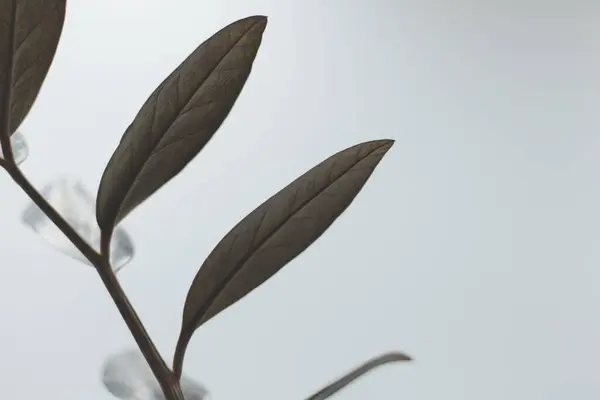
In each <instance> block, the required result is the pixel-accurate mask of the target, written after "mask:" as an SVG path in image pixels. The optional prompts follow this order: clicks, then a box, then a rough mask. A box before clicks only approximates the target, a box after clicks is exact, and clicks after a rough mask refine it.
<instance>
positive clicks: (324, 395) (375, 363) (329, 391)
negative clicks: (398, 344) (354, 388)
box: [306, 353, 411, 400]
mask: <svg viewBox="0 0 600 400" xmlns="http://www.w3.org/2000/svg"><path fill="white" fill-rule="evenodd" d="M400 361H411V358H410V357H409V356H407V355H405V354H402V353H387V354H383V355H381V356H379V357H375V358H372V359H371V360H369V361H367V362H365V363H364V364H361V365H360V366H359V367H358V368H355V369H353V370H352V371H350V372H348V373H347V374H346V375H344V376H342V377H341V378H339V379H337V380H336V381H335V382H332V383H330V384H329V385H327V386H326V387H324V388H323V389H321V390H319V391H318V392H317V393H315V394H313V395H312V396H310V397H308V398H307V399H306V400H325V399H328V398H329V397H331V396H333V395H334V394H336V393H337V392H339V391H340V390H342V389H343V388H345V387H346V386H348V385H349V384H351V383H352V382H354V381H355V380H357V379H358V378H360V377H361V376H363V375H364V374H366V373H368V372H370V371H371V370H373V369H375V368H377V367H379V366H382V365H385V364H389V363H393V362H400Z"/></svg>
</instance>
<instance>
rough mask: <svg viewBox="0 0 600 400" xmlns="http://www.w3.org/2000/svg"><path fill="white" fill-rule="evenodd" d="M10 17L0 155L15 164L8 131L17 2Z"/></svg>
mask: <svg viewBox="0 0 600 400" xmlns="http://www.w3.org/2000/svg"><path fill="white" fill-rule="evenodd" d="M11 6H12V9H11V11H12V15H11V17H10V20H9V24H8V49H7V50H8V51H7V57H6V60H5V62H6V70H5V75H4V76H3V77H2V79H4V83H5V85H6V87H5V88H4V93H3V94H2V95H3V96H4V104H2V109H1V110H0V121H2V131H1V132H0V145H1V146H2V154H3V157H4V159H5V160H6V162H8V163H9V164H11V165H13V164H15V156H14V154H13V151H12V146H11V143H10V137H11V135H12V130H11V129H10V112H11V104H12V75H13V67H14V57H15V31H16V29H15V28H16V27H15V24H16V22H17V0H12V1H11Z"/></svg>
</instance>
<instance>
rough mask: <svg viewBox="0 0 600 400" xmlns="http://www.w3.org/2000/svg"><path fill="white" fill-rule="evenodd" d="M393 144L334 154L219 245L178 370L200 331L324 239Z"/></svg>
mask: <svg viewBox="0 0 600 400" xmlns="http://www.w3.org/2000/svg"><path fill="white" fill-rule="evenodd" d="M393 143H394V142H393V140H375V141H370V142H365V143H361V144H358V145H356V146H352V147H350V148H347V149H345V150H343V151H341V152H339V153H337V154H335V155H333V156H331V157H330V158H328V159H326V160H325V161H323V162H322V163H320V164H319V165H317V166H316V167H314V168H312V169H311V170H309V171H308V172H306V173H305V174H304V175H302V176H301V177H299V178H298V179H296V180H295V181H294V182H292V183H291V184H289V185H288V186H287V187H285V188H284V189H282V190H281V191H279V192H278V193H277V194H275V195H274V196H272V197H271V198H270V199H268V200H267V201H266V202H264V203H263V204H262V205H260V206H259V207H258V208H256V209H255V210H254V211H252V212H251V213H250V214H249V215H248V216H247V217H246V218H244V219H243V220H242V221H241V222H240V223H238V224H237V225H236V226H235V227H234V228H233V229H232V230H231V231H230V232H229V233H228V234H227V235H226V236H225V237H224V238H223V239H222V240H221V242H219V244H217V246H216V247H215V249H214V250H213V251H212V253H210V255H209V256H208V257H207V259H206V261H205V262H204V263H203V264H202V266H201V268H200V271H199V272H198V273H197V275H196V277H195V278H194V280H193V282H192V285H191V287H190V289H189V292H188V295H187V299H186V301H185V306H184V310H183V322H182V328H181V333H180V338H179V342H178V345H177V350H176V356H175V362H174V365H175V367H176V369H178V368H180V367H181V365H180V364H181V363H182V360H183V356H184V353H185V348H186V346H187V343H188V342H189V340H190V338H191V336H192V334H193V332H194V330H195V329H196V328H198V327H199V326H200V325H202V324H203V323H205V322H206V321H208V320H209V319H211V318H212V317H214V316H215V315H217V314H218V313H220V312H221V311H223V310H224V309H226V308H227V307H229V306H230V305H232V304H233V303H235V302H236V301H238V300H239V299H241V298H242V297H244V296H245V295H246V294H248V293H249V292H250V291H252V290H254V289H255V288H256V287H258V286H259V285H261V284H262V283H263V282H265V281H266V280H267V279H269V278H270V277H271V276H273V275H274V274H275V273H276V272H277V271H279V270H280V269H281V268H282V267H283V266H284V265H285V264H287V263H288V262H289V261H291V260H292V259H293V258H295V257H296V256H297V255H298V254H300V253H301V252H302V251H304V249H306V248H307V247H308V246H309V245H310V244H311V243H313V242H314V241H315V240H316V239H317V238H319V236H321V234H323V232H325V230H326V229H327V228H328V227H329V226H330V225H331V224H332V223H333V222H334V221H335V220H336V218H337V217H338V216H339V215H340V214H341V213H342V212H343V211H344V210H345V209H346V208H347V207H348V206H349V205H350V203H351V202H352V200H353V199H354V198H355V196H356V195H357V194H358V192H359V191H360V190H361V189H362V187H363V185H364V184H365V183H366V181H367V179H368V178H369V177H370V176H371V174H372V172H373V170H374V169H375V167H376V166H377V165H378V164H379V161H380V160H381V159H382V157H383V156H384V155H385V154H386V152H387V151H388V150H389V149H390V148H391V146H392V145H393Z"/></svg>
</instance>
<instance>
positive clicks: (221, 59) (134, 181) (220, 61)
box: [116, 20, 260, 221]
mask: <svg viewBox="0 0 600 400" xmlns="http://www.w3.org/2000/svg"><path fill="white" fill-rule="evenodd" d="M259 22H260V20H259V21H256V22H255V23H253V24H252V25H251V26H250V27H248V29H247V30H246V31H245V32H244V34H243V35H241V36H240V37H239V39H238V40H236V41H235V42H234V43H233V45H232V46H231V47H230V48H229V50H227V52H226V53H225V54H224V55H223V56H222V57H221V58H220V59H219V61H218V62H217V63H216V64H215V66H214V67H213V68H210V69H209V72H208V74H207V75H206V78H204V79H203V80H202V82H201V83H200V85H199V86H198V88H197V89H196V90H195V91H194V92H193V93H192V94H191V95H190V97H189V99H188V100H186V102H185V104H184V105H183V107H181V109H180V110H179V111H178V112H177V115H176V116H175V117H174V118H173V120H172V121H171V122H169V125H168V127H167V128H166V129H165V132H164V134H163V135H161V138H160V140H158V141H157V142H156V144H155V145H154V146H152V151H151V152H150V155H149V156H148V158H147V159H146V160H145V161H144V162H143V163H142V165H141V167H140V168H139V170H138V172H137V173H135V176H134V178H133V179H132V180H131V184H130V185H129V189H128V190H127V192H126V193H125V196H123V201H122V202H121V204H120V206H119V209H118V212H117V218H116V220H117V221H118V220H119V218H121V215H120V214H121V211H122V209H123V205H125V204H126V203H127V199H128V198H129V195H130V194H131V192H132V189H133V187H134V186H136V185H137V184H138V182H139V178H140V177H141V176H142V175H143V172H144V169H145V168H146V166H147V165H148V163H149V162H150V160H151V159H152V158H153V155H154V153H155V151H156V149H157V148H159V147H160V144H161V143H162V141H163V139H164V137H165V136H166V135H167V133H168V132H169V130H170V129H171V128H172V126H173V124H174V123H175V121H177V119H179V118H180V117H181V115H182V114H183V110H185V109H186V107H187V106H188V105H189V104H190V102H191V101H192V99H193V98H194V95H196V93H198V92H199V91H200V90H201V89H202V88H203V87H204V85H205V84H206V81H207V80H208V78H210V76H211V75H212V74H213V73H214V72H215V71H216V70H217V68H219V66H220V65H221V63H222V62H223V60H224V59H225V58H226V57H227V56H228V55H229V54H230V53H231V52H232V51H233V49H235V48H236V46H237V45H238V43H239V42H240V41H242V39H244V38H245V37H246V35H247V34H248V32H250V31H251V30H252V29H253V28H254V27H255V26H256V24H258V23H259ZM209 40H210V39H209ZM184 62H185V61H184ZM182 67H183V65H182ZM182 69H183V68H182ZM180 76H181V71H179V74H178V75H177V82H175V84H176V85H177V94H178V96H179V79H180ZM159 94H160V92H159V93H157V96H156V101H155V103H154V107H155V109H154V112H153V115H152V118H153V122H152V126H154V118H156V105H157V103H158V97H159Z"/></svg>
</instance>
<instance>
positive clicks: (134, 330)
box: [97, 232, 185, 400]
mask: <svg viewBox="0 0 600 400" xmlns="http://www.w3.org/2000/svg"><path fill="white" fill-rule="evenodd" d="M110 240H111V235H109V234H104V232H103V233H102V236H101V239H100V254H101V260H102V261H101V263H100V265H98V267H97V270H98V274H99V275H100V278H101V279H102V282H104V286H106V289H107V290H108V291H109V293H110V295H111V297H112V298H113V300H114V302H115V304H116V306H117V308H118V309H119V312H120V313H121V316H122V317H123V320H124V321H125V323H126V324H127V326H128V327H129V330H130V331H131V334H132V335H133V338H134V339H135V341H136V343H137V344H138V346H139V348H140V350H141V351H142V354H143V355H144V358H145V359H146V361H147V362H148V365H149V366H150V369H151V370H152V372H153V373H154V376H155V377H156V379H157V380H158V383H159V384H160V387H161V389H162V391H163V393H164V395H165V398H166V399H167V400H185V399H184V398H183V393H182V392H181V387H180V385H179V380H177V379H174V376H173V374H172V372H171V370H170V369H169V367H168V366H167V364H166V363H165V361H164V359H163V358H162V357H161V355H160V353H159V352H158V350H157V349H156V346H155V345H154V343H153V342H152V339H151V338H150V335H148V332H147V331H146V329H145V328H144V325H143V324H142V321H140V319H139V317H138V316H137V314H136V312H135V310H134V308H133V306H132V305H131V303H130V302H129V299H128V298H127V295H126V294H125V292H124V291H123V288H122V287H121V285H120V284H119V281H118V280H117V277H116V276H115V273H114V272H113V270H112V268H111V265H110Z"/></svg>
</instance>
